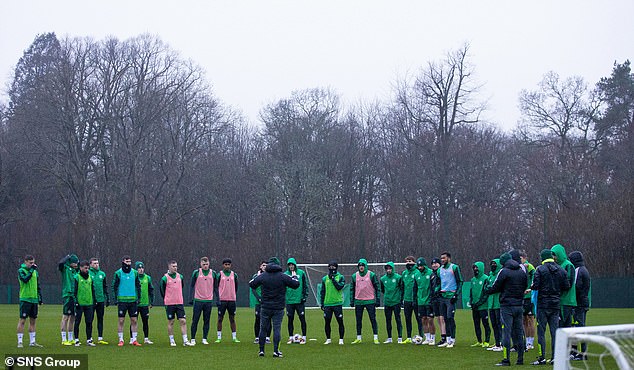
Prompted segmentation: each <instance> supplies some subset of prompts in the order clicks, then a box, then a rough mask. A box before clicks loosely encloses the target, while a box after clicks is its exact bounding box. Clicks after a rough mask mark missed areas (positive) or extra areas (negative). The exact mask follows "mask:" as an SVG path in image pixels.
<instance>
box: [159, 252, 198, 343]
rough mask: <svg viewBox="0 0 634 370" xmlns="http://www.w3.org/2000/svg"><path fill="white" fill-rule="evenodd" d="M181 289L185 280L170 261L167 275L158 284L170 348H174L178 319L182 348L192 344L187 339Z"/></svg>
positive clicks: (174, 263) (176, 264)
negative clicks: (163, 306) (175, 327)
mask: <svg viewBox="0 0 634 370" xmlns="http://www.w3.org/2000/svg"><path fill="white" fill-rule="evenodd" d="M183 288H185V280H184V279H183V275H181V274H179V273H178V263H177V262H176V261H175V260H171V261H169V262H168V263H167V273H166V274H165V275H163V277H162V278H161V281H160V282H159V290H160V292H161V297H163V303H164V304H165V314H166V315H167V335H168V336H169V340H170V346H172V347H176V341H175V340H174V321H175V320H176V319H178V323H179V324H180V327H181V335H182V336H183V346H185V347H188V346H191V345H192V344H191V343H189V340H188V339H187V320H186V319H185V306H184V303H183Z"/></svg>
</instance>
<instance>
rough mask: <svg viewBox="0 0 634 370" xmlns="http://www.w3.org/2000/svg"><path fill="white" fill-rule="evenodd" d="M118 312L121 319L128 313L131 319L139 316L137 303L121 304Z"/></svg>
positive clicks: (118, 306)
mask: <svg viewBox="0 0 634 370" xmlns="http://www.w3.org/2000/svg"><path fill="white" fill-rule="evenodd" d="M117 311H118V312H117V315H118V316H119V317H125V315H126V313H127V314H128V316H130V317H137V316H139V312H138V308H137V303H136V302H119V304H118V305H117Z"/></svg>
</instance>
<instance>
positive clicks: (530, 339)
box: [526, 337, 535, 346]
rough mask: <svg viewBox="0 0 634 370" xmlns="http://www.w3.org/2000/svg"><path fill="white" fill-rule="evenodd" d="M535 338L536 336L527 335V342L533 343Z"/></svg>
mask: <svg viewBox="0 0 634 370" xmlns="http://www.w3.org/2000/svg"><path fill="white" fill-rule="evenodd" d="M534 340H535V338H534V337H526V344H528V345H531V346H532V345H533V341H534Z"/></svg>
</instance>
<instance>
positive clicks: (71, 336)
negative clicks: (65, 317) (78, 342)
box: [66, 331, 73, 340]
mask: <svg viewBox="0 0 634 370" xmlns="http://www.w3.org/2000/svg"><path fill="white" fill-rule="evenodd" d="M66 336H67V337H68V340H73V332H72V331H69V332H68V334H66Z"/></svg>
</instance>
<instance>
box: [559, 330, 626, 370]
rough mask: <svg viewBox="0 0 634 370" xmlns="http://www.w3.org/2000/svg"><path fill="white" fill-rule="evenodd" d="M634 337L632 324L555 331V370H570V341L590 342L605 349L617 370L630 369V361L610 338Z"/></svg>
mask: <svg viewBox="0 0 634 370" xmlns="http://www.w3.org/2000/svg"><path fill="white" fill-rule="evenodd" d="M619 336H629V337H630V338H633V337H634V324H623V325H603V326H586V327H579V328H560V329H557V339H556V341H555V369H570V365H569V362H568V361H569V356H568V355H569V353H570V350H571V345H572V341H579V342H591V343H596V344H599V345H601V346H603V347H605V348H606V349H607V350H608V351H609V352H610V355H611V356H612V357H613V358H614V361H615V362H616V364H617V366H618V367H619V369H628V370H631V369H632V361H634V359H632V358H628V357H627V355H626V354H625V352H624V351H623V349H622V348H621V347H620V345H619V344H618V343H617V341H615V340H614V339H613V338H612V337H619Z"/></svg>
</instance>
